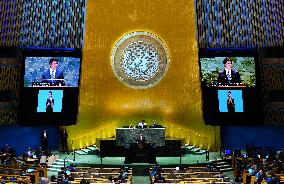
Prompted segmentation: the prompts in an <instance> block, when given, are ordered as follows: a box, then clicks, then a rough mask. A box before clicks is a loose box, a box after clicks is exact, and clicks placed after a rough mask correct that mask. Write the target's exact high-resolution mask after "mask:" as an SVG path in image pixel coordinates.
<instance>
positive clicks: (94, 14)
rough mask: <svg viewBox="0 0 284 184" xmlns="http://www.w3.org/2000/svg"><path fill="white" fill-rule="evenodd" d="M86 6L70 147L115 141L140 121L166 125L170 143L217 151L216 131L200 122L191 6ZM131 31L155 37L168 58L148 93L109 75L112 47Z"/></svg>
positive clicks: (183, 1)
mask: <svg viewBox="0 0 284 184" xmlns="http://www.w3.org/2000/svg"><path fill="white" fill-rule="evenodd" d="M86 7H87V8H86V28H85V36H84V49H83V65H82V78H81V86H80V105H79V115H78V123H77V125H74V126H70V127H67V131H68V133H69V140H68V141H69V145H70V146H71V144H72V142H73V145H72V147H73V148H75V149H77V148H81V147H84V146H88V145H90V144H95V143H96V142H97V141H98V140H99V139H101V138H114V137H115V128H116V127H122V126H123V125H129V124H136V123H138V122H139V121H141V120H142V119H145V120H146V122H147V123H151V122H152V121H153V120H157V122H158V123H159V124H162V125H164V126H167V130H166V136H168V137H170V138H176V139H183V140H184V141H185V143H189V144H193V145H196V146H201V147H203V148H206V149H207V148H208V149H211V150H212V149H217V148H219V146H220V128H219V127H212V126H206V125H205V124H204V121H203V118H202V107H201V104H202V103H201V102H202V97H201V87H200V72H199V67H198V55H197V54H198V53H197V52H198V48H197V40H196V19H195V8H194V1H193V0H170V1H165V0H155V1H152V0H143V1H142V0H138V1H137V0H110V1H107V3H106V1H105V0H96V1H88V2H87V6H86ZM135 31H143V32H150V33H153V34H155V35H156V36H158V37H159V38H160V39H161V40H162V41H163V42H164V43H165V44H166V45H167V48H168V53H169V57H170V64H169V67H168V70H167V73H166V74H165V76H164V78H163V79H162V80H161V81H160V82H159V83H158V84H157V85H155V86H154V87H151V88H147V89H134V88H130V87H127V86H126V85H124V84H123V83H122V82H120V81H119V80H118V79H117V77H116V76H115V74H114V73H113V70H112V65H111V54H112V49H113V47H114V46H115V44H116V43H117V42H118V41H119V39H120V38H121V37H123V36H124V35H126V34H128V33H132V32H135Z"/></svg>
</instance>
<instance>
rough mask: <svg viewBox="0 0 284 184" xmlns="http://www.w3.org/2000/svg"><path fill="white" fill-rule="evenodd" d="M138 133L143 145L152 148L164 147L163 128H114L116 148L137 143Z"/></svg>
mask: <svg viewBox="0 0 284 184" xmlns="http://www.w3.org/2000/svg"><path fill="white" fill-rule="evenodd" d="M140 133H141V134H142V135H143V137H144V141H145V143H149V144H152V145H153V146H164V145H165V128H143V129H142V128H116V146H127V145H128V144H131V143H137V141H139V135H140Z"/></svg>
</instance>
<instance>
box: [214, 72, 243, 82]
mask: <svg viewBox="0 0 284 184" xmlns="http://www.w3.org/2000/svg"><path fill="white" fill-rule="evenodd" d="M240 82H241V77H240V74H239V72H238V71H237V70H235V69H232V70H231V80H230V81H229V80H228V77H227V74H226V70H225V69H223V70H221V71H220V72H219V75H218V83H221V84H222V85H234V84H235V83H240Z"/></svg>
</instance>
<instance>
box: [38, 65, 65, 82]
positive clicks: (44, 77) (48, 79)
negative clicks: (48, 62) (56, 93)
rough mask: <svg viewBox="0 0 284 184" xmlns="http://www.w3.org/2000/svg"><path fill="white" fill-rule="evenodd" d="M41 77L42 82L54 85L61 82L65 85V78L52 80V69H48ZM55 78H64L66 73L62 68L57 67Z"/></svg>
mask: <svg viewBox="0 0 284 184" xmlns="http://www.w3.org/2000/svg"><path fill="white" fill-rule="evenodd" d="M41 77H42V81H41V82H44V83H49V84H52V85H59V83H60V84H61V86H64V85H65V83H64V80H54V81H52V80H51V75H50V69H48V70H46V71H45V72H44V73H43V74H42V76H41ZM55 79H64V75H63V72H62V71H61V70H58V69H56V72H55Z"/></svg>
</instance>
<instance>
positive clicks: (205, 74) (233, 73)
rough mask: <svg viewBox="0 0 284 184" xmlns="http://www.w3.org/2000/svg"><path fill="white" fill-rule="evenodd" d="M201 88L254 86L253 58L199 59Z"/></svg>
mask: <svg viewBox="0 0 284 184" xmlns="http://www.w3.org/2000/svg"><path fill="white" fill-rule="evenodd" d="M199 61H200V67H201V68H200V69H201V79H202V86H203V87H214V88H215V87H224V86H225V87H227V86H244V87H255V86H256V71H255V58H254V57H204V58H200V59H199Z"/></svg>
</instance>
